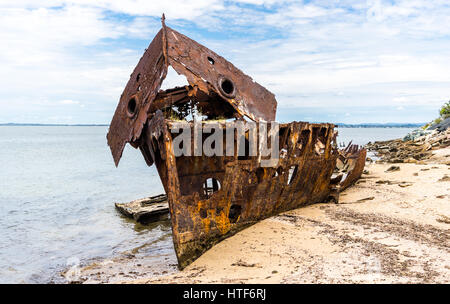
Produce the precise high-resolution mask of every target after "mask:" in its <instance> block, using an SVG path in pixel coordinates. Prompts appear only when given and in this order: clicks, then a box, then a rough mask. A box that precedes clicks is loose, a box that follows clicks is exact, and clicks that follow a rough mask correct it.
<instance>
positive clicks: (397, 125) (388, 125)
mask: <svg viewBox="0 0 450 304" xmlns="http://www.w3.org/2000/svg"><path fill="white" fill-rule="evenodd" d="M425 124H426V123H408V124H402V123H385V124H383V123H366V124H344V123H335V125H336V127H338V128H419V127H421V126H423V125H425ZM0 126H1V127H3V126H9V127H109V124H39V123H0Z"/></svg>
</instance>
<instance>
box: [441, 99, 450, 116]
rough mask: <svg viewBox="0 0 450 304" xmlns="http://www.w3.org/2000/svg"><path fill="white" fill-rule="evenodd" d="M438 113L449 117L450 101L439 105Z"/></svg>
mask: <svg viewBox="0 0 450 304" xmlns="http://www.w3.org/2000/svg"><path fill="white" fill-rule="evenodd" d="M439 114H440V115H441V117H443V118H447V117H450V101H447V102H446V103H445V104H444V105H443V106H442V107H441V110H440V111H439Z"/></svg>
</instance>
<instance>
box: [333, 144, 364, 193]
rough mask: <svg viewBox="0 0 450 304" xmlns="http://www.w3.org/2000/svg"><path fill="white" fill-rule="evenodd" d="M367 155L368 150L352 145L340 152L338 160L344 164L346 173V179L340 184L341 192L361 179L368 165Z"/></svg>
mask: <svg viewBox="0 0 450 304" xmlns="http://www.w3.org/2000/svg"><path fill="white" fill-rule="evenodd" d="M366 155H367V150H366V149H365V148H362V147H359V146H358V145H352V144H349V145H348V146H347V147H346V148H345V149H344V150H342V151H339V158H338V159H339V161H340V162H342V164H343V165H344V167H345V171H346V177H345V179H344V180H342V182H341V183H340V191H344V190H345V189H347V188H348V187H350V186H351V185H353V184H354V183H355V182H356V181H357V180H358V179H359V178H360V177H361V175H362V173H363V171H364V166H365V164H366Z"/></svg>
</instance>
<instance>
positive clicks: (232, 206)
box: [143, 112, 338, 268]
mask: <svg viewBox="0 0 450 304" xmlns="http://www.w3.org/2000/svg"><path fill="white" fill-rule="evenodd" d="M159 113H161V112H159ZM158 116H159V117H154V118H153V119H152V120H151V121H150V124H151V125H152V129H158V130H161V132H157V133H153V132H152V131H150V128H148V129H147V136H146V142H145V144H146V145H147V146H148V148H149V149H155V150H154V151H153V152H152V153H153V154H154V155H155V164H156V166H157V168H158V172H159V174H160V176H161V180H163V183H164V187H165V189H166V193H167V195H168V200H169V207H170V213H171V221H172V232H173V240H174V246H175V251H176V253H177V257H178V261H179V265H180V267H181V268H184V267H185V266H186V265H188V264H190V263H191V262H192V261H194V260H195V259H196V258H197V257H199V256H200V255H201V254H202V253H203V252H204V251H206V250H207V249H209V248H210V247H211V246H213V245H214V244H216V243H217V242H219V241H220V240H222V239H224V238H226V237H228V236H230V235H232V234H234V233H236V232H237V231H240V230H241V229H243V228H245V227H247V226H248V225H251V224H253V223H255V222H257V221H259V220H261V219H263V218H266V217H269V216H272V215H275V214H278V213H280V212H283V211H286V210H290V209H293V208H297V207H300V206H303V205H307V204H312V203H317V202H324V201H326V200H327V199H328V197H329V195H330V193H331V192H332V191H333V187H334V185H332V184H331V182H330V181H331V175H332V173H333V171H334V168H335V164H336V158H337V156H338V154H337V151H336V149H335V148H333V143H332V140H333V138H334V136H333V135H334V134H333V125H331V124H308V123H304V122H293V123H290V124H283V125H282V126H281V133H283V134H285V136H283V139H282V140H281V141H280V148H281V149H283V150H285V151H286V153H285V154H284V156H283V157H282V158H280V159H279V161H278V163H277V164H276V165H275V166H274V167H261V165H260V163H259V161H258V157H257V156H256V157H249V158H247V159H239V157H238V156H237V155H235V156H232V157H227V156H222V157H218V156H215V157H207V156H199V157H194V156H180V157H174V154H173V146H172V140H173V136H174V135H173V134H171V133H170V128H169V126H170V121H167V120H162V119H161V116H162V115H161V114H159V115H158ZM155 124H157V126H156V125H155ZM223 127H225V124H223ZM318 142H320V143H321V144H323V148H322V149H321V150H317V149H316V146H317V143H318ZM155 143H156V144H155ZM143 144H144V143H143ZM157 150H158V152H157ZM208 179H214V180H216V181H217V182H218V184H219V185H220V188H217V189H216V191H213V193H211V194H208V193H205V187H204V184H205V181H207V180H208Z"/></svg>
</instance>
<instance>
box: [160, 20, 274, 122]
mask: <svg viewBox="0 0 450 304" xmlns="http://www.w3.org/2000/svg"><path fill="white" fill-rule="evenodd" d="M167 44H168V57H169V64H170V65H171V66H172V67H173V68H174V69H175V70H176V71H177V72H178V73H179V74H183V75H185V76H186V77H187V79H188V81H189V83H190V85H192V86H194V85H198V86H199V88H200V89H201V90H203V91H205V92H208V91H209V90H211V89H212V90H214V91H215V92H217V93H219V95H220V96H221V97H222V98H223V99H225V100H227V101H228V102H229V103H230V104H231V105H232V106H233V107H234V108H235V109H236V110H237V111H238V112H239V113H240V114H242V115H245V116H247V117H249V118H250V119H252V120H255V121H257V120H260V119H263V120H265V121H273V120H275V115H276V107H277V101H276V100H275V95H274V94H272V93H271V92H270V91H268V90H267V89H266V88H264V87H263V86H261V85H260V84H258V83H257V82H255V81H253V79H252V78H251V77H250V76H247V75H246V74H244V73H243V72H242V71H241V70H239V69H238V68H236V67H235V66H234V65H233V64H232V63H230V62H228V61H227V60H226V59H224V58H223V57H221V56H219V55H218V54H216V53H215V52H213V51H211V50H210V49H208V48H207V47H205V46H203V45H201V44H199V43H197V42H196V41H194V40H192V39H190V38H188V37H186V36H185V35H183V34H180V33H179V32H177V31H175V30H173V29H171V28H169V27H167ZM228 81H229V82H228ZM230 82H231V83H230ZM227 83H228V85H229V87H227ZM232 87H233V88H232Z"/></svg>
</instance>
